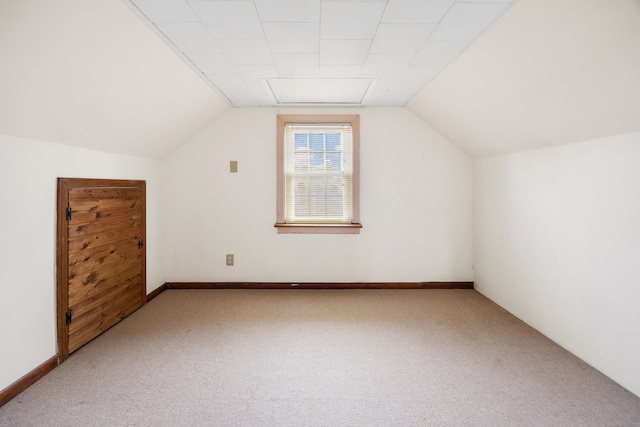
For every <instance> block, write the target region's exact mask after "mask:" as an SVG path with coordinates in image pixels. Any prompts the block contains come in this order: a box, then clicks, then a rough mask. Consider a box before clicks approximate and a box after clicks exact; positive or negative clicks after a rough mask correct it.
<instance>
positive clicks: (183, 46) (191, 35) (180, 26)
mask: <svg viewBox="0 0 640 427" xmlns="http://www.w3.org/2000/svg"><path fill="white" fill-rule="evenodd" d="M156 26H157V27H158V29H159V30H160V31H161V32H162V34H164V35H165V36H166V37H167V38H168V39H169V40H171V42H172V43H173V44H174V45H175V46H176V47H177V48H178V50H179V51H181V52H183V53H217V52H220V49H218V46H217V45H216V44H215V43H214V41H213V39H212V38H211V36H210V35H209V33H207V31H206V30H205V29H204V27H203V26H202V24H200V23H199V22H179V23H175V22H165V23H158V24H156Z"/></svg>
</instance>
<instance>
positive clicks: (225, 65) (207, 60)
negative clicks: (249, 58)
mask: <svg viewBox="0 0 640 427" xmlns="http://www.w3.org/2000/svg"><path fill="white" fill-rule="evenodd" d="M187 57H188V58H189V60H191V62H192V63H193V65H195V66H196V67H197V68H198V69H199V70H200V71H202V72H203V73H205V74H206V73H210V74H233V73H235V70H234V69H233V67H232V66H231V64H229V61H227V58H226V57H225V56H224V54H222V53H189V54H187Z"/></svg>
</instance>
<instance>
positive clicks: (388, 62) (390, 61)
mask: <svg viewBox="0 0 640 427" xmlns="http://www.w3.org/2000/svg"><path fill="white" fill-rule="evenodd" d="M412 58H413V55H392V54H382V53H371V54H369V55H368V56H367V60H366V61H365V63H364V66H363V67H362V72H361V75H363V76H365V75H366V76H371V75H374V76H377V75H390V74H399V73H401V72H402V70H404V67H406V66H407V64H409V62H410V61H411V59H412Z"/></svg>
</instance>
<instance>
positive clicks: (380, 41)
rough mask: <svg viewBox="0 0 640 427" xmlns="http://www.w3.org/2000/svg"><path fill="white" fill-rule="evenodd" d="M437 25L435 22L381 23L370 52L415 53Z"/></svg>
mask: <svg viewBox="0 0 640 427" xmlns="http://www.w3.org/2000/svg"><path fill="white" fill-rule="evenodd" d="M435 27H436V25H435V24H380V26H379V27H378V31H376V35H375V37H374V39H373V43H372V44H371V50H370V52H371V53H411V54H414V53H416V52H417V51H418V49H420V47H421V46H422V45H423V44H424V42H425V41H426V40H427V38H428V37H429V34H431V32H432V31H433V29H434V28H435Z"/></svg>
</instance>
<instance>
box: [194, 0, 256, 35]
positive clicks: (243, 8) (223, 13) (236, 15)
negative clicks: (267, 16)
mask: <svg viewBox="0 0 640 427" xmlns="http://www.w3.org/2000/svg"><path fill="white" fill-rule="evenodd" d="M189 4H191V7H192V8H193V10H194V12H195V13H196V15H198V18H200V20H201V21H202V23H203V24H204V27H205V28H206V29H207V31H208V32H209V34H211V36H212V37H213V38H214V40H218V39H262V38H264V33H263V32H262V25H261V24H260V20H259V19H258V12H256V8H255V6H254V5H253V1H202V0H193V1H190V2H189Z"/></svg>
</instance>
